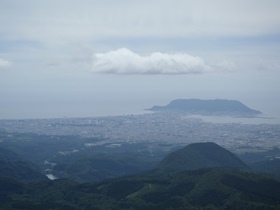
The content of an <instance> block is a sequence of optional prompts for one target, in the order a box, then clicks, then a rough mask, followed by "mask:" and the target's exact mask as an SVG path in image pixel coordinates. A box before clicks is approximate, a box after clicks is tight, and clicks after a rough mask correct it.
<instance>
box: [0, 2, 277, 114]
mask: <svg viewBox="0 0 280 210" xmlns="http://www.w3.org/2000/svg"><path fill="white" fill-rule="evenodd" d="M279 8H280V1H279V0H266V1H264V0H246V1H241V0H234V1H233V0H152V1H151V0H149V1H148V0H142V1H136V0H118V1H115V0H80V1H74V0H56V1H54V0H49V1H42V0H24V1H22V0H0V24H1V27H0V97H1V103H0V119H11V118H13V119H15V118H46V117H47V118H50V117H87V116H88V117H91V116H102V115H118V114H133V113H141V112H142V111H143V109H145V108H149V107H151V106H152V105H155V104H157V105H165V104H166V103H168V102H169V101H171V100H173V99H176V98H201V99H215V98H227V99H236V100H240V101H242V102H244V103H245V104H246V105H248V106H250V107H251V108H254V109H258V110H260V111H263V112H265V113H267V114H268V115H270V116H280V114H279V108H278V107H280V81H279V80H280V12H279Z"/></svg>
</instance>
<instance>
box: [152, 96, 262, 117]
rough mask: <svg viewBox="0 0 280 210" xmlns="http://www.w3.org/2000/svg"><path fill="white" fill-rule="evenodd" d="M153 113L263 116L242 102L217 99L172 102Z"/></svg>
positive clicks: (156, 108) (159, 107) (154, 107)
mask: <svg viewBox="0 0 280 210" xmlns="http://www.w3.org/2000/svg"><path fill="white" fill-rule="evenodd" d="M149 110H151V111H184V112H190V113H205V114H248V115H257V114H261V112H260V111H257V110H253V109H251V108H249V107H247V106H246V105H244V104H243V103H241V102H240V101H236V100H226V99H215V100H200V99H177V100H173V101H171V102H170V103H169V104H168V105H166V106H153V107H152V108H150V109H149Z"/></svg>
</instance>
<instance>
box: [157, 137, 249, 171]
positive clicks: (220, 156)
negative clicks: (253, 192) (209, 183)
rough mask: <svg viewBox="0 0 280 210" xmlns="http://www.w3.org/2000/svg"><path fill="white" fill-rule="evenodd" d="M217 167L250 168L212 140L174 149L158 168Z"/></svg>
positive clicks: (176, 169) (180, 169)
mask: <svg viewBox="0 0 280 210" xmlns="http://www.w3.org/2000/svg"><path fill="white" fill-rule="evenodd" d="M216 167H223V168H239V169H248V166H247V165H246V164H245V163H243V162H242V161H241V160H240V159H239V158H237V157H236V156H235V155H234V154H233V153H231V152H229V151H228V150H226V149H224V148H222V147H221V146H219V145H217V144H215V143H212V142H206V143H194V144H190V145H188V146H186V147H184V148H182V149H179V150H177V151H174V152H172V153H170V154H169V155H167V156H166V157H165V158H164V159H163V160H162V161H161V162H160V164H159V165H158V168H157V169H159V170H162V171H185V170H197V169H203V168H216Z"/></svg>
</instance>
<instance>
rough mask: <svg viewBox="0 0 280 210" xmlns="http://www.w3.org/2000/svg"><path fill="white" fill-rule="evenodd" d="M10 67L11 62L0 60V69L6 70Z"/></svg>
mask: <svg viewBox="0 0 280 210" xmlns="http://www.w3.org/2000/svg"><path fill="white" fill-rule="evenodd" d="M10 65H11V62H9V61H7V60H4V59H1V58H0V69H2V68H7V67H9V66H10Z"/></svg>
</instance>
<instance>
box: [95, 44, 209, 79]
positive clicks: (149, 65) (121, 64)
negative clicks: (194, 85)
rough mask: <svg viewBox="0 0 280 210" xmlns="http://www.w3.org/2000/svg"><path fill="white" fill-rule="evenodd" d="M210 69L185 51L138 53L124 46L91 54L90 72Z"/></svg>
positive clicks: (111, 72)
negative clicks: (174, 52)
mask: <svg viewBox="0 0 280 210" xmlns="http://www.w3.org/2000/svg"><path fill="white" fill-rule="evenodd" d="M210 69H211V67H210V66H208V65H206V64H205V62H204V61H203V59H202V58H200V57H197V56H192V55H189V54H185V53H178V54H167V53H160V52H155V53H151V54H149V55H140V54H137V53H135V52H132V51H130V50H128V49H126V48H121V49H118V50H116V51H109V52H107V53H97V54H94V56H93V62H92V72H94V73H107V74H197V73H204V72H208V71H209V70H210Z"/></svg>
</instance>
